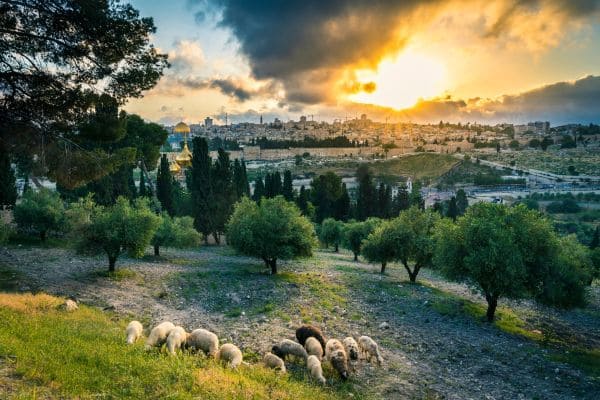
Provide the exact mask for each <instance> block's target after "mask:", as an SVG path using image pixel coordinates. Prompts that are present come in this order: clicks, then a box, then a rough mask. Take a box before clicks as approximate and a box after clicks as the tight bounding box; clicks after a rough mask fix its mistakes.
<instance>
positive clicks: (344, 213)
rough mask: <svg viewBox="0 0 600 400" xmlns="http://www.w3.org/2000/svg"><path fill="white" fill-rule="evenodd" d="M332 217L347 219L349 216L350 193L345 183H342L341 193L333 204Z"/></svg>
mask: <svg viewBox="0 0 600 400" xmlns="http://www.w3.org/2000/svg"><path fill="white" fill-rule="evenodd" d="M334 217H335V219H337V220H339V221H347V220H348V219H349V218H350V195H349V194H348V189H347V188H346V184H345V183H342V194H341V195H340V197H339V198H338V199H337V200H336V201H335V204H334Z"/></svg>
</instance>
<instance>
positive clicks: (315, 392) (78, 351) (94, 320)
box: [0, 293, 362, 400]
mask: <svg viewBox="0 0 600 400" xmlns="http://www.w3.org/2000/svg"><path fill="white" fill-rule="evenodd" d="M61 303H62V300H61V299H58V298H55V297H51V296H48V295H44V294H40V295H35V296H33V295H28V294H27V295H17V294H7V293H0V320H2V321H3V323H2V324H0V357H1V358H6V359H12V360H14V362H12V363H10V365H11V366H10V368H11V369H13V370H14V371H13V373H14V374H15V375H16V377H17V381H18V382H20V383H17V384H14V385H13V386H12V387H11V389H12V396H13V398H35V393H36V392H37V393H48V392H50V393H51V396H49V397H54V398H80V399H92V398H119V399H192V398H201V399H215V400H219V399H271V398H277V399H298V400H302V399H310V400H318V399H341V398H347V397H348V395H349V392H351V391H353V390H354V389H353V388H352V386H351V385H350V384H342V383H339V384H338V383H336V384H334V385H333V386H332V387H328V388H320V387H317V386H316V385H315V384H313V383H312V382H311V381H310V380H309V379H308V378H307V376H306V373H305V372H301V371H298V372H293V373H291V374H288V375H284V376H281V375H279V374H277V373H276V372H274V371H271V370H266V369H264V368H262V367H260V366H258V365H252V366H242V367H240V368H239V370H237V371H231V370H229V369H227V368H224V367H222V366H220V365H218V364H217V363H215V362H213V361H208V360H206V359H205V358H203V357H199V356H193V355H187V354H180V355H179V356H177V357H170V356H167V355H166V354H164V353H159V352H157V351H153V352H146V351H144V350H143V344H142V343H138V344H136V345H134V346H126V345H125V343H124V326H125V322H124V321H118V320H117V321H115V318H114V316H112V315H110V314H106V313H103V312H101V311H99V310H96V309H92V308H88V307H86V306H81V307H80V308H79V310H77V311H76V312H73V313H65V312H64V311H60V310H59V309H58V307H57V306H58V305H59V304H61ZM247 356H248V359H249V360H250V361H254V360H257V359H258V358H259V355H257V354H250V353H248V354H247ZM21 382H22V383H23V384H21ZM25 383H26V384H25ZM353 396H354V398H357V399H360V398H362V396H361V395H360V393H353Z"/></svg>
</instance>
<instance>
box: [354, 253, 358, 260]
mask: <svg viewBox="0 0 600 400" xmlns="http://www.w3.org/2000/svg"><path fill="white" fill-rule="evenodd" d="M354 261H358V253H354Z"/></svg>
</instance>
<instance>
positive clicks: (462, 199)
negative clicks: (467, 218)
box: [456, 189, 469, 215]
mask: <svg viewBox="0 0 600 400" xmlns="http://www.w3.org/2000/svg"><path fill="white" fill-rule="evenodd" d="M467 207H469V200H467V194H466V193H465V191H464V190H462V189H458V191H457V192H456V208H457V210H458V215H463V214H464V213H465V211H467Z"/></svg>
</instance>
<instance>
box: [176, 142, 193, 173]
mask: <svg viewBox="0 0 600 400" xmlns="http://www.w3.org/2000/svg"><path fill="white" fill-rule="evenodd" d="M175 162H177V164H179V166H180V167H181V168H188V167H190V166H191V165H192V152H191V151H190V149H189V148H188V145H187V142H185V143H184V145H183V150H181V153H179V154H178V155H177V157H175Z"/></svg>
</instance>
